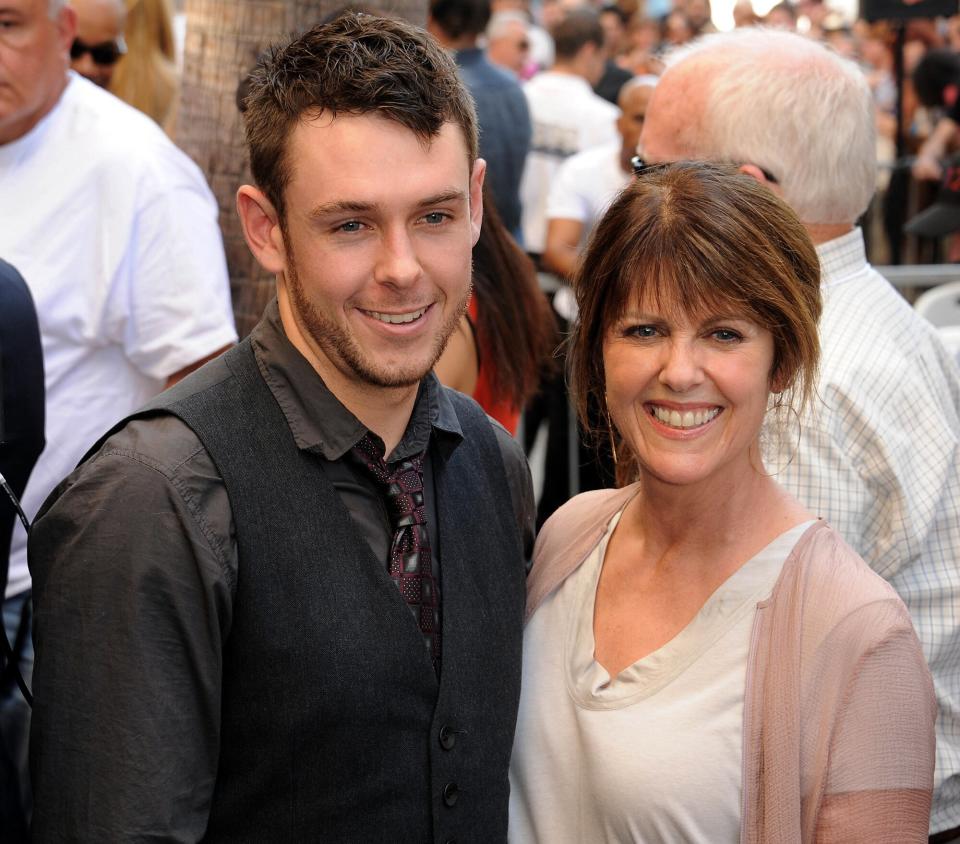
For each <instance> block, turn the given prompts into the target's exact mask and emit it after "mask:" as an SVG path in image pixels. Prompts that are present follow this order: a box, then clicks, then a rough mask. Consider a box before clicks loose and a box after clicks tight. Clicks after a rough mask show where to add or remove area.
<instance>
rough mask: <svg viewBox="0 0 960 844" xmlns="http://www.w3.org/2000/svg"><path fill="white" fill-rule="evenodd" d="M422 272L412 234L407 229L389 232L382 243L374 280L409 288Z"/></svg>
mask: <svg viewBox="0 0 960 844" xmlns="http://www.w3.org/2000/svg"><path fill="white" fill-rule="evenodd" d="M421 272H422V267H421V266H420V259H419V257H418V256H417V251H416V248H415V244H414V242H413V239H412V238H411V236H410V233H409V232H408V231H407V230H406V229H405V228H397V229H395V230H387V231H385V232H384V235H383V238H382V239H381V241H380V254H379V256H378V259H377V265H376V269H375V271H374V279H375V281H377V282H378V283H380V284H391V285H394V286H396V287H408V286H410V285H411V284H413V283H414V282H415V281H416V280H417V279H418V278H419V277H420V274H421Z"/></svg>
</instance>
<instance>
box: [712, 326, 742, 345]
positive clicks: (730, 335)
mask: <svg viewBox="0 0 960 844" xmlns="http://www.w3.org/2000/svg"><path fill="white" fill-rule="evenodd" d="M713 336H714V337H715V338H716V339H717V340H719V341H720V342H721V343H735V342H736V341H737V340H742V339H743V338H742V337H741V336H740V335H739V334H738V333H737V332H736V331H733V330H731V329H729V328H718V329H717V330H716V331H714V332H713Z"/></svg>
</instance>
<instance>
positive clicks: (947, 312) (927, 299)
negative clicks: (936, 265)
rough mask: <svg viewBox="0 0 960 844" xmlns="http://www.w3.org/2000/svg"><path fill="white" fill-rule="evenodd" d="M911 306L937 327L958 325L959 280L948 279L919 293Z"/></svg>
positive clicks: (959, 305)
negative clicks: (944, 282)
mask: <svg viewBox="0 0 960 844" xmlns="http://www.w3.org/2000/svg"><path fill="white" fill-rule="evenodd" d="M913 307H914V308H915V309H916V311H917V313H918V314H920V316H922V317H925V318H926V319H928V320H930V322H932V323H933V324H934V325H935V326H937V328H942V327H944V326H947V325H960V281H948V282H947V283H946V284H941V285H938V286H937V287H933V288H931V289H930V290H928V291H926V292H925V293H921V294H920V295H919V296H918V297H917V301H916V302H914V303H913Z"/></svg>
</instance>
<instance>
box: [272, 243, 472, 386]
mask: <svg viewBox="0 0 960 844" xmlns="http://www.w3.org/2000/svg"><path fill="white" fill-rule="evenodd" d="M471 274H472V263H471ZM284 277H285V279H286V283H287V288H288V290H289V293H290V300H291V303H292V304H293V308H294V310H295V312H296V315H297V317H298V318H299V321H300V323H301V326H302V328H303V329H304V330H305V331H306V333H307V335H308V337H309V340H310V342H312V343H313V344H314V345H315V346H316V347H317V348H318V349H319V351H320V352H321V353H322V354H323V355H324V356H325V357H326V358H327V360H329V361H330V363H331V364H332V365H333V366H334V367H336V368H337V369H339V370H340V371H341V372H345V373H349V374H352V376H353V378H354V380H357V381H360V382H362V383H364V384H368V385H370V386H374V387H383V388H388V389H393V388H397V387H410V386H412V385H414V384H418V383H420V381H421V380H422V379H423V377H424V376H425V375H426V374H427V373H428V372H429V371H430V370H431V369H433V367H434V365H435V364H436V362H437V361H438V360H439V359H440V355H442V354H443V350H444V349H445V348H446V346H447V341H448V340H449V339H450V337H451V336H452V335H453V332H454V331H456V329H457V326H458V325H459V323H460V320H461V318H462V317H463V315H464V314H465V313H466V311H467V306H468V304H469V302H470V294H471V291H472V290H473V284H472V282H471V283H470V284H469V285H467V289H466V292H465V293H464V295H463V298H462V299H461V301H460V302H459V303H458V304H457V307H456V308H455V309H454V312H453V313H452V314H451V316H450V318H449V319H448V320H447V321H446V322H444V323H443V324H442V325H441V326H440V330H439V331H438V332H437V334H436V335H435V338H434V346H433V351H432V354H431V355H430V359H429V363H428V365H426V366H425V367H423V366H418V367H417V368H416V370H411V369H393V370H390V371H383V370H382V369H379V368H377V367H376V366H375V365H374V363H373V361H371V360H369V359H368V357H367V355H366V354H365V353H364V351H363V349H361V348H360V346H359V344H358V343H357V342H356V340H355V339H354V338H353V337H352V336H351V335H350V334H348V333H347V332H346V331H344V329H343V328H342V327H341V326H340V325H338V324H337V323H335V322H334V321H332V320H330V319H328V318H327V317H326V316H324V315H323V314H322V313H320V311H318V310H317V308H316V307H315V306H314V304H313V303H312V302H311V301H310V299H309V298H308V297H307V295H306V293H305V291H304V289H303V285H302V284H301V283H300V276H299V274H298V273H297V266H296V261H295V260H294V256H293V250H292V249H290V247H289V244H288V246H287V269H286V272H285V273H284ZM434 307H436V305H435V306H434Z"/></svg>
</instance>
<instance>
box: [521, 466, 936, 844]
mask: <svg viewBox="0 0 960 844" xmlns="http://www.w3.org/2000/svg"><path fill="white" fill-rule="evenodd" d="M638 491H639V490H638V487H637V485H633V486H629V487H624V488H623V489H618V490H596V491H594V492H587V493H584V494H582V495H579V496H577V497H576V498H574V499H572V500H571V501H569V502H567V504H565V505H564V506H563V507H562V508H561V509H560V510H558V511H557V512H556V513H555V514H554V515H553V516H552V517H551V518H550V520H549V521H548V522H547V523H546V524H545V525H544V527H543V530H542V531H541V533H540V536H539V537H538V539H537V544H536V548H535V551H534V563H533V569H532V571H531V572H530V576H529V578H528V582H527V619H528V620H529V618H530V617H531V616H532V615H533V613H534V612H536V610H537V607H538V606H539V605H540V604H541V603H542V602H543V600H544V599H545V598H546V597H547V596H548V595H549V594H550V593H551V592H553V590H554V589H556V588H557V586H559V585H560V584H561V583H562V582H563V581H564V579H565V578H566V577H567V576H569V575H570V573H571V572H573V571H574V570H575V569H576V568H577V567H578V566H579V565H580V564H581V563H582V562H583V561H584V559H586V557H587V556H588V555H589V553H590V552H591V551H592V550H593V548H594V547H595V546H596V544H597V542H598V541H599V540H600V538H601V536H603V534H604V532H605V530H606V527H607V524H608V522H609V520H610V519H611V518H612V516H613V515H614V514H615V513H616V512H618V511H619V510H620V508H621V507H623V506H624V505H625V504H626V503H627V502H628V501H629V500H630V499H631V498H632V497H633V496H634V495H635V494H636V493H637V492H638ZM748 660H749V661H748V665H747V682H746V697H745V701H744V727H743V796H742V807H741V826H740V841H741V842H742V844H798V842H802V844H807V842H817V844H819V843H820V842H824V844H826V842H837V844H840V842H843V844H851V842H864V844H867V842H870V844H883V843H885V842H889V844H908V843H909V842H917V844H920V842H926V840H927V830H928V825H929V813H930V800H931V794H932V790H933V766H934V720H935V719H936V712H937V708H936V701H935V698H934V692H933V683H932V681H931V679H930V672H929V671H928V670H927V666H926V662H925V660H924V658H923V653H922V652H921V649H920V643H919V641H918V640H917V636H916V633H915V632H914V629H913V625H912V624H911V622H910V616H909V614H908V613H907V609H906V607H905V606H904V605H903V602H902V601H901V600H900V598H899V597H897V594H896V593H895V592H894V591H893V589H892V588H891V587H890V586H889V585H888V584H887V583H886V582H885V581H884V580H883V579H882V578H880V577H879V576H878V575H876V574H875V573H874V572H873V571H871V570H870V568H869V567H868V566H867V564H866V563H864V562H863V560H861V559H860V557H859V556H857V554H856V553H855V552H854V551H853V550H852V549H851V548H850V547H849V546H848V545H847V544H846V543H845V542H844V541H843V539H841V537H840V536H839V534H837V533H836V531H834V530H833V529H832V528H831V527H829V526H828V525H827V524H826V523H825V522H822V521H821V522H817V523H816V524H815V525H812V526H811V527H810V528H809V529H808V530H807V531H805V532H804V534H803V536H802V537H801V538H800V540H799V541H798V542H797V544H796V546H795V547H794V549H793V551H792V552H791V553H790V555H789V556H788V557H787V560H786V562H785V563H784V566H783V570H782V572H781V574H780V577H779V579H778V580H777V583H776V585H775V587H774V590H773V593H772V594H771V596H770V598H769V599H768V600H766V601H763V602H761V603H760V604H758V605H757V614H756V619H755V621H754V625H753V632H752V638H751V643H750V653H749V657H748Z"/></svg>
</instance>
